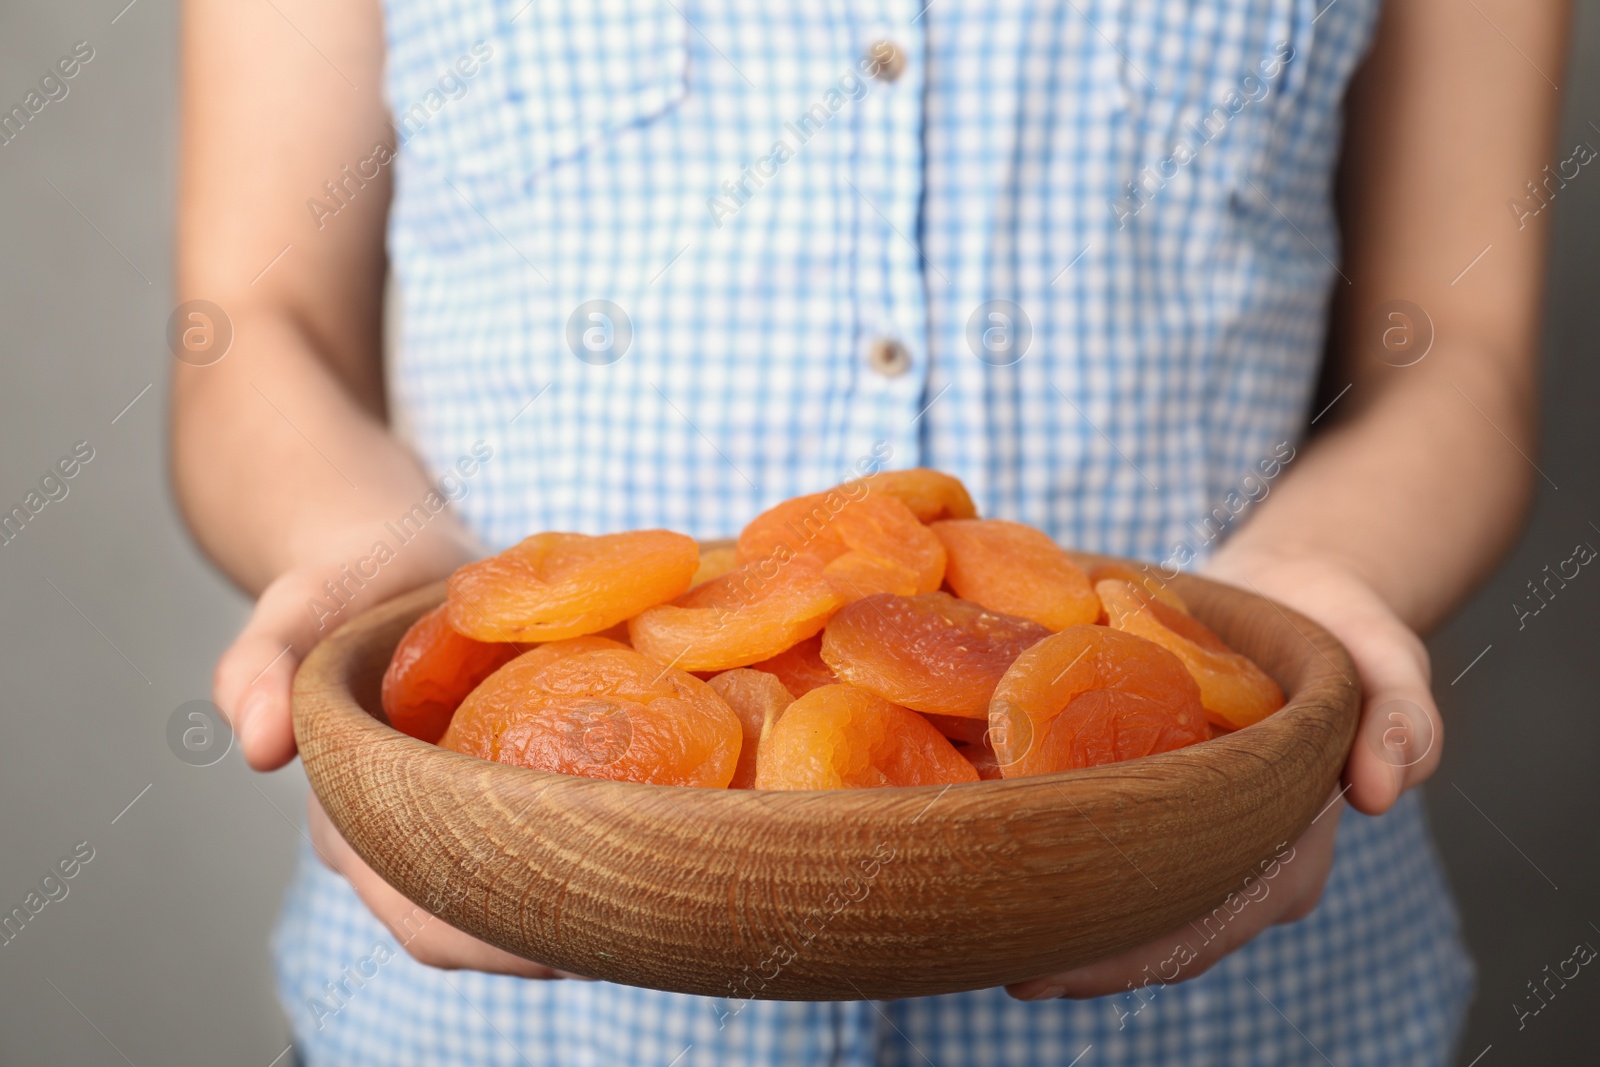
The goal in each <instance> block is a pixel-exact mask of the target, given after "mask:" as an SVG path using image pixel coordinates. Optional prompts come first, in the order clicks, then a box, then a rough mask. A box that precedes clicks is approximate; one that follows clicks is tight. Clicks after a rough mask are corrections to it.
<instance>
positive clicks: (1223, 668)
mask: <svg viewBox="0 0 1600 1067" xmlns="http://www.w3.org/2000/svg"><path fill="white" fill-rule="evenodd" d="M1094 590H1095V593H1096V595H1098V596H1099V598H1100V601H1101V603H1103V604H1104V605H1105V609H1106V617H1107V620H1108V625H1110V626H1111V627H1112V628H1113V629H1115V630H1122V631H1124V632H1126V633H1130V634H1136V635H1138V636H1139V637H1143V638H1145V639H1146V640H1148V641H1153V642H1155V643H1156V644H1158V645H1160V646H1161V647H1162V648H1164V649H1166V650H1167V651H1168V652H1171V653H1172V654H1173V655H1175V656H1177V657H1178V659H1180V660H1182V661H1183V665H1184V666H1185V667H1186V668H1188V671H1189V673H1190V674H1191V675H1193V676H1194V680H1195V682H1196V683H1197V684H1198V685H1199V686H1200V702H1201V704H1203V705H1204V706H1205V709H1206V716H1207V717H1208V718H1209V719H1210V720H1211V721H1212V722H1214V723H1217V724H1218V725H1220V726H1226V727H1229V728H1230V729H1239V728H1240V727H1244V726H1249V725H1250V724H1251V723H1255V722H1260V721H1261V720H1262V719H1264V718H1266V717H1267V716H1268V715H1271V714H1272V713H1273V712H1275V711H1277V710H1278V709H1279V708H1281V707H1283V690H1282V689H1280V688H1279V687H1278V683H1277V682H1275V681H1273V680H1272V679H1271V678H1270V677H1268V676H1267V673H1266V672H1265V671H1263V670H1262V669H1261V668H1260V667H1258V666H1256V665H1255V663H1254V662H1253V661H1251V660H1250V658H1249V657H1247V656H1242V655H1240V654H1239V653H1237V652H1235V651H1233V649H1231V648H1229V647H1228V646H1227V645H1226V644H1225V643H1224V642H1223V640H1222V638H1220V637H1218V636H1217V635H1216V634H1215V633H1213V632H1212V631H1211V630H1210V629H1209V628H1208V627H1207V626H1206V625H1205V624H1204V623H1202V622H1201V621H1200V620H1199V619H1196V618H1195V617H1194V616H1192V615H1190V614H1188V613H1187V612H1183V611H1178V610H1176V609H1174V608H1172V607H1170V606H1169V605H1168V604H1167V603H1166V602H1165V601H1163V600H1157V599H1156V598H1155V597H1153V596H1148V595H1141V594H1140V591H1139V588H1138V587H1137V586H1134V585H1132V584H1130V583H1128V582H1122V581H1116V580H1111V579H1108V580H1106V581H1102V582H1099V583H1097V584H1096V585H1095V587H1094Z"/></svg>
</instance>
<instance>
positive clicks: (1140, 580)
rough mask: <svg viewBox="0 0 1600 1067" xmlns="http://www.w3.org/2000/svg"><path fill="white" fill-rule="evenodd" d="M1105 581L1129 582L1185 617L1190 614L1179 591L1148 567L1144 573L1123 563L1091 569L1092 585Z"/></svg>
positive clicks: (1097, 566)
mask: <svg viewBox="0 0 1600 1067" xmlns="http://www.w3.org/2000/svg"><path fill="white" fill-rule="evenodd" d="M1104 581H1118V582H1127V583H1128V584H1129V585H1131V586H1133V587H1134V588H1136V589H1138V590H1139V591H1140V592H1142V593H1145V594H1147V595H1149V596H1152V597H1155V598H1156V599H1157V600H1159V601H1161V602H1162V603H1163V604H1165V605H1167V607H1169V608H1176V609H1177V610H1178V611H1181V612H1183V613H1184V614H1185V615H1187V614H1189V605H1187V604H1185V603H1184V602H1183V598H1182V597H1181V596H1179V595H1178V592H1177V590H1175V589H1173V588H1172V586H1170V585H1168V584H1167V583H1166V582H1163V581H1162V580H1161V579H1160V578H1158V577H1156V575H1154V574H1153V573H1151V571H1150V569H1149V567H1148V566H1146V567H1145V569H1144V570H1142V571H1136V570H1134V569H1133V568H1132V567H1129V566H1125V565H1124V564H1121V563H1096V564H1095V565H1094V566H1092V567H1090V568H1089V584H1090V585H1099V584H1100V583H1101V582H1104ZM1102 606H1103V605H1102Z"/></svg>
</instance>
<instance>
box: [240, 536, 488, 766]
mask: <svg viewBox="0 0 1600 1067" xmlns="http://www.w3.org/2000/svg"><path fill="white" fill-rule="evenodd" d="M433 523H435V524H438V526H439V527H440V528H438V529H433V528H429V527H425V528H424V529H423V530H422V531H421V532H420V533H418V534H417V535H415V536H414V537H412V539H411V540H410V541H407V542H406V543H404V544H399V543H398V541H399V539H398V537H397V536H396V535H395V533H394V532H393V529H392V527H390V526H387V525H383V524H377V525H374V526H371V527H365V526H363V527H355V528H352V529H351V530H349V531H348V532H347V533H345V534H343V535H341V536H339V537H338V538H336V539H334V540H333V541H331V542H327V543H326V547H324V548H321V549H319V551H318V553H317V555H316V557H315V558H313V559H308V560H306V561H305V562H302V563H297V564H296V565H294V566H292V567H290V568H289V569H288V570H286V571H284V572H283V573H282V574H280V575H279V576H278V577H277V578H276V579H274V580H273V581H272V582H271V583H270V584H269V585H268V586H267V587H266V588H265V589H263V590H262V591H261V596H260V598H259V599H258V600H257V601H256V606H255V610H254V611H253V612H251V615H250V621H249V622H247V623H245V626H244V629H243V630H241V631H240V632H239V636H238V637H236V638H234V640H233V644H231V645H229V646H228V648H227V650H226V651H224V652H223V653H222V656H221V658H220V659H218V660H217V667H216V671H215V673H214V674H213V676H212V682H211V692H212V699H213V700H214V701H215V702H216V704H217V707H218V708H220V709H221V710H222V713H223V715H225V716H226V717H227V719H228V722H229V724H230V725H231V726H232V727H233V732H234V734H235V735H237V737H238V739H239V747H240V749H241V750H242V751H243V752H244V758H245V761H246V762H247V763H249V764H250V766H251V767H253V768H254V769H256V770H258V771H270V770H276V769H277V768H279V767H281V766H283V765H284V764H286V763H288V762H289V761H290V760H291V759H293V758H294V755H295V743H294V726H293V720H292V718H291V716H290V710H289V700H290V695H291V692H292V689H293V686H294V675H295V671H296V670H297V669H298V668H299V666H300V661H301V660H303V659H304V658H305V657H306V655H307V653H309V652H310V651H311V649H312V648H313V647H314V646H315V645H316V644H317V642H319V641H321V640H322V639H323V638H324V637H327V636H328V635H329V634H331V633H333V631H334V630H336V629H338V628H339V626H340V625H341V624H342V623H344V622H346V621H348V620H349V619H351V618H353V617H354V616H356V615H358V614H360V613H361V612H363V611H365V610H367V609H368V608H371V607H374V606H376V605H378V604H381V603H382V602H383V601H385V600H388V599H390V598H391V597H395V596H398V595H399V594H401V593H404V592H407V591H409V590H412V589H415V588H417V587H419V586H423V585H426V584H428V583H429V582H434V581H438V580H439V579H441V578H445V577H447V576H448V575H449V574H450V572H451V571H453V570H454V569H455V568H456V567H458V566H460V565H461V564H463V563H465V562H467V561H468V560H470V559H471V558H473V556H474V555H475V553H474V551H473V548H472V546H471V545H470V542H469V540H468V538H467V537H466V536H465V535H464V534H462V533H461V532H460V528H459V527H456V526H454V525H453V523H451V520H450V518H449V515H448V513H444V514H440V515H438V516H436V517H435V518H434V519H433ZM447 523H449V524H451V528H444V527H445V526H446V524H447ZM380 542H381V543H382V544H383V545H384V546H385V548H386V549H387V554H388V555H389V558H388V561H387V562H384V563H378V562H377V560H376V558H375V557H377V556H379V555H381V553H378V552H376V551H375V549H376V548H377V546H378V545H379V543H380ZM363 571H365V572H366V574H371V575H372V577H370V578H369V577H366V574H363V573H362V572H363ZM358 582H359V583H360V584H359V585H358V584H357V583H358ZM330 590H333V591H337V594H338V595H337V596H336V595H335V593H334V592H333V591H330Z"/></svg>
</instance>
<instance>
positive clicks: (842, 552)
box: [737, 483, 945, 602]
mask: <svg viewBox="0 0 1600 1067" xmlns="http://www.w3.org/2000/svg"><path fill="white" fill-rule="evenodd" d="M857 484H858V485H860V484H862V483H857ZM802 555H804V556H811V557H814V558H816V559H818V560H821V561H822V563H824V564H825V565H826V567H827V570H826V572H825V573H826V574H827V576H828V579H829V580H830V581H831V582H833V584H834V588H835V589H837V590H838V592H839V595H840V596H841V597H842V598H843V599H844V600H845V601H847V602H848V601H852V600H859V599H861V598H862V597H864V596H870V595H872V594H873V593H901V594H905V595H910V594H913V593H929V592H932V591H933V590H935V589H937V588H939V583H940V581H942V580H943V578H944V556H945V553H944V546H943V545H941V544H940V543H939V539H938V538H937V537H934V536H933V534H932V533H930V532H929V530H928V528H927V527H926V526H924V525H923V524H922V523H921V522H920V521H918V519H917V516H916V514H915V513H914V512H912V510H911V509H910V508H909V507H907V506H906V505H905V504H903V503H901V502H900V501H899V500H896V499H895V498H894V497H892V496H890V495H888V494H884V493H879V494H875V495H874V494H869V495H861V494H859V493H858V494H856V495H855V496H851V495H850V494H849V493H848V492H846V488H845V487H840V488H838V489H830V490H828V491H827V492H825V493H813V494H811V495H810V496H802V497H795V498H794V499H793V500H786V501H784V502H783V503H781V504H779V505H778V506H776V507H774V508H771V509H769V510H767V511H765V512H762V513H761V514H760V515H758V516H756V517H755V518H754V519H753V520H751V522H750V524H749V525H748V526H746V527H745V528H744V530H743V531H742V532H741V533H740V534H739V544H738V549H737V556H738V559H739V562H740V563H742V564H746V565H758V566H762V567H766V568H772V567H781V566H786V565H787V564H788V562H789V561H790V560H792V559H795V558H798V557H799V556H802Z"/></svg>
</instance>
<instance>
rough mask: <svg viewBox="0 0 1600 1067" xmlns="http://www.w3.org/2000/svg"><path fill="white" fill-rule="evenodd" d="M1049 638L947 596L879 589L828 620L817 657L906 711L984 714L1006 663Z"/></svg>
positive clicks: (1036, 628) (1030, 625) (1035, 627)
mask: <svg viewBox="0 0 1600 1067" xmlns="http://www.w3.org/2000/svg"><path fill="white" fill-rule="evenodd" d="M1049 636H1050V631H1049V630H1047V629H1045V628H1044V627H1043V626H1040V625H1039V624H1038V623H1036V622H1030V621H1028V620H1027V619H1019V618H1017V617H1016V616H1014V615H1001V614H999V613H997V612H993V611H988V610H985V609H984V608H982V607H980V606H979V605H977V604H974V603H972V602H971V601H968V600H957V599H956V598H955V597H953V596H951V595H950V594H949V593H923V594H920V595H918V596H894V595H892V594H888V593H880V594H878V595H876V596H869V597H867V598H866V599H864V600H858V601H856V602H855V603H854V604H851V605H850V606H849V607H847V608H845V609H843V610H842V611H840V612H839V614H837V615H835V616H834V617H833V618H832V619H830V620H829V621H828V625H827V628H826V629H825V630H823V633H822V659H823V662H825V663H827V664H828V666H830V667H832V668H833V672H834V673H835V674H836V675H838V676H839V678H840V680H841V681H844V682H847V683H849V684H850V685H854V686H857V687H858V688H861V689H866V690H869V691H871V692H874V693H877V694H878V695H879V696H881V697H883V698H884V699H885V700H889V701H892V702H894V703H896V704H899V705H901V706H903V707H907V708H910V709H912V710H913V711H925V712H934V713H937V714H940V715H966V716H971V717H973V718H984V719H986V718H988V715H989V698H990V697H992V696H993V695H994V687H995V684H996V683H997V682H999V681H1000V678H1001V676H1002V675H1004V674H1005V673H1006V668H1008V667H1010V666H1011V663H1012V661H1013V660H1015V659H1016V658H1017V656H1018V655H1019V654H1021V652H1022V650H1023V649H1025V648H1027V647H1028V646H1029V645H1032V644H1035V643H1037V642H1038V641H1040V640H1042V639H1043V638H1046V637H1049Z"/></svg>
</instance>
